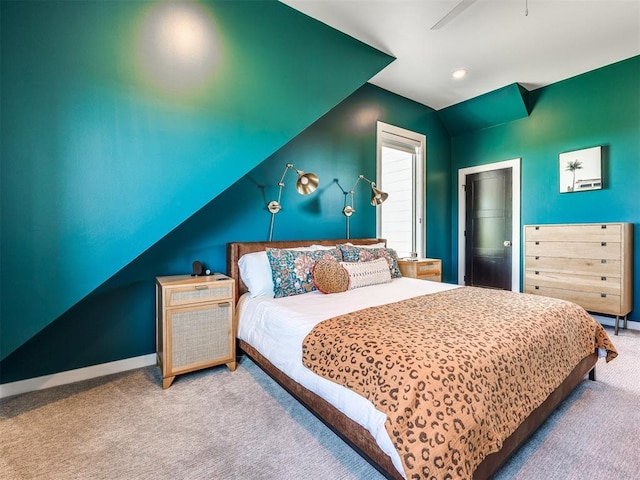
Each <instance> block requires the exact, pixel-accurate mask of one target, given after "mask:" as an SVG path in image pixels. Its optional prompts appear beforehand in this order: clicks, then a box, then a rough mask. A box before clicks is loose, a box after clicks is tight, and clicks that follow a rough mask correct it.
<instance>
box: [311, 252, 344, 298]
mask: <svg viewBox="0 0 640 480" xmlns="http://www.w3.org/2000/svg"><path fill="white" fill-rule="evenodd" d="M311 276H312V278H313V285H314V286H315V287H316V288H317V289H318V290H319V291H320V292H322V293H339V292H346V291H347V289H348V288H349V273H348V272H347V270H346V269H345V268H344V267H343V266H342V265H340V263H338V262H337V261H335V260H327V259H324V258H323V259H320V260H318V261H317V262H316V263H315V265H314V266H313V270H312V272H311Z"/></svg>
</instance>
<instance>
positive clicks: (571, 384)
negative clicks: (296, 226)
mask: <svg viewBox="0 0 640 480" xmlns="http://www.w3.org/2000/svg"><path fill="white" fill-rule="evenodd" d="M381 241H384V240H380V239H377V238H359V239H351V240H346V239H339V240H302V241H280V242H244V243H243V242H234V243H228V244H227V274H228V275H229V276H231V277H232V278H234V279H236V293H237V296H236V298H239V297H240V295H242V294H243V293H245V292H246V291H247V287H246V286H245V285H244V283H243V282H242V280H241V279H240V272H239V269H238V260H239V259H240V257H241V256H242V255H244V254H247V253H253V252H259V251H264V250H265V248H267V247H269V248H293V247H301V246H309V245H327V246H329V245H336V244H339V243H346V242H351V243H353V244H355V245H367V244H372V243H377V242H381ZM239 347H240V350H241V351H242V352H244V353H246V354H247V355H248V356H249V357H251V358H252V359H253V361H254V362H255V363H256V364H257V365H258V366H260V368H262V369H263V370H264V371H265V372H266V373H267V374H268V375H269V376H271V377H272V378H273V379H274V380H275V381H276V382H278V383H279V384H280V385H281V386H282V387H283V388H284V389H285V390H287V391H288V392H289V393H290V394H291V395H293V396H294V397H295V398H296V399H297V400H298V401H299V402H300V403H302V404H303V405H304V406H305V407H306V408H307V409H308V410H309V411H311V412H312V413H313V414H314V415H315V416H317V417H318V418H319V419H320V420H322V422H324V423H325V424H326V425H327V426H328V427H329V428H331V429H332V430H333V431H334V432H335V433H336V434H337V435H338V436H339V437H340V438H342V439H343V440H344V441H345V442H346V443H347V444H349V445H350V446H351V447H352V448H353V449H354V450H355V451H357V452H358V453H359V454H360V455H361V456H362V457H364V458H365V459H366V460H367V461H368V462H369V463H371V465H373V466H374V467H375V468H376V469H377V470H378V471H379V472H380V473H382V474H383V475H384V476H385V477H386V478H389V479H397V480H400V479H402V478H403V477H402V475H401V474H400V473H399V472H398V471H397V470H396V468H395V467H394V466H393V463H392V461H391V458H390V457H389V456H388V455H387V454H386V453H384V452H383V451H382V450H380V448H379V447H378V444H377V443H376V441H375V439H374V438H373V436H372V435H371V434H370V433H369V431H368V430H366V429H365V428H364V427H362V426H361V425H359V424H358V423H356V422H354V421H353V420H351V419H350V418H349V417H347V416H346V415H344V414H343V413H342V412H340V411H339V410H338V409H337V408H335V407H334V406H333V405H331V404H330V403H329V402H327V401H326V400H324V399H323V398H321V397H319V396H318V395H316V394H315V393H313V392H311V391H310V390H307V389H306V388H304V387H303V386H301V385H300V384H298V383H296V382H295V381H293V380H292V379H291V378H289V377H287V376H286V375H285V374H284V373H283V372H282V371H280V370H278V369H277V368H276V367H274V366H273V364H271V362H269V360H267V359H266V358H265V357H263V356H262V355H261V354H260V352H258V351H257V350H256V349H254V348H253V347H252V346H251V345H249V344H247V343H246V342H244V341H242V340H239ZM597 361H598V355H597V353H596V352H594V353H593V354H591V355H589V356H587V357H585V358H584V359H583V360H582V361H581V362H580V363H579V364H578V365H576V367H575V368H574V369H573V371H572V372H571V373H570V374H569V376H568V377H567V378H566V379H565V380H564V382H563V383H562V384H561V385H560V386H559V387H558V388H557V389H556V390H555V391H553V392H552V393H551V395H549V397H547V399H546V400H545V401H544V402H543V403H542V405H540V406H539V407H538V408H537V409H536V410H534V411H533V412H532V413H531V415H530V416H529V417H527V419H526V420H525V421H524V422H523V423H522V424H521V425H520V426H519V427H518V429H516V431H515V432H514V433H513V434H512V435H511V436H510V437H509V438H507V439H506V440H505V442H504V444H503V446H502V449H500V450H499V451H497V452H495V453H492V454H490V455H488V456H487V457H486V458H485V459H484V460H483V461H482V463H480V465H478V468H477V469H476V471H475V472H474V476H473V478H474V479H475V480H482V479H486V478H489V477H490V476H491V475H492V474H493V473H495V472H496V471H497V470H498V469H499V468H500V467H501V466H502V465H503V464H504V463H505V462H506V461H507V459H508V458H509V457H510V456H511V455H512V454H513V452H515V451H516V450H517V449H518V447H520V446H521V445H522V444H523V443H524V442H525V441H526V440H527V439H528V438H529V437H530V436H531V435H532V434H533V432H535V431H536V430H537V429H538V427H540V425H542V424H543V423H544V421H545V420H546V419H547V418H548V417H549V416H550V415H551V414H552V413H553V411H554V410H555V409H556V407H557V406H558V405H559V404H560V403H561V402H562V401H563V400H564V399H565V398H566V397H567V396H568V395H569V394H570V393H571V392H572V391H573V390H574V389H575V388H576V386H577V385H578V384H579V383H580V382H581V381H582V380H583V379H584V377H585V375H587V374H588V375H589V379H590V380H595V365H596V362H597Z"/></svg>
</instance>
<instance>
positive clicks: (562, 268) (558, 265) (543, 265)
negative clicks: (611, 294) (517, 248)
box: [524, 251, 621, 277]
mask: <svg viewBox="0 0 640 480" xmlns="http://www.w3.org/2000/svg"><path fill="white" fill-rule="evenodd" d="M527 253H529V252H528V251H527ZM524 268H525V269H526V270H540V271H545V272H564V273H570V274H576V275H599V276H602V275H605V276H617V277H620V268H621V265H620V260H608V259H598V260H596V259H592V258H562V257H546V256H529V255H527V256H526V257H525V259H524Z"/></svg>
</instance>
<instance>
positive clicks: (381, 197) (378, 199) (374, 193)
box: [342, 175, 389, 238]
mask: <svg viewBox="0 0 640 480" xmlns="http://www.w3.org/2000/svg"><path fill="white" fill-rule="evenodd" d="M360 180H364V181H365V182H367V183H368V184H369V185H370V186H371V205H372V206H373V207H376V206H378V205H380V204H381V203H383V202H384V201H385V200H386V199H387V198H388V197H389V194H388V193H386V192H383V191H382V190H379V189H377V188H376V184H375V182H373V181H372V180H369V179H368V178H367V177H365V176H364V175H358V178H357V179H356V181H355V183H354V184H353V187H351V190H349V191H348V192H345V191H344V190H343V193H344V194H345V206H344V208H343V209H342V214H343V215H344V216H345V217H346V222H347V238H351V237H350V235H351V231H350V226H349V220H350V218H351V215H353V214H354V213H356V209H355V207H354V199H355V194H356V186H357V185H358V182H359V181H360ZM346 195H350V196H351V204H348V203H347V198H346Z"/></svg>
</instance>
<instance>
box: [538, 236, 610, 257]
mask: <svg viewBox="0 0 640 480" xmlns="http://www.w3.org/2000/svg"><path fill="white" fill-rule="evenodd" d="M525 249H526V252H527V256H530V257H531V256H533V257H543V256H544V257H561V258H591V259H595V260H620V258H621V256H622V252H621V249H620V243H619V242H618V243H616V242H583V241H579V242H547V241H532V242H530V241H528V240H527V242H526V244H525Z"/></svg>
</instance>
